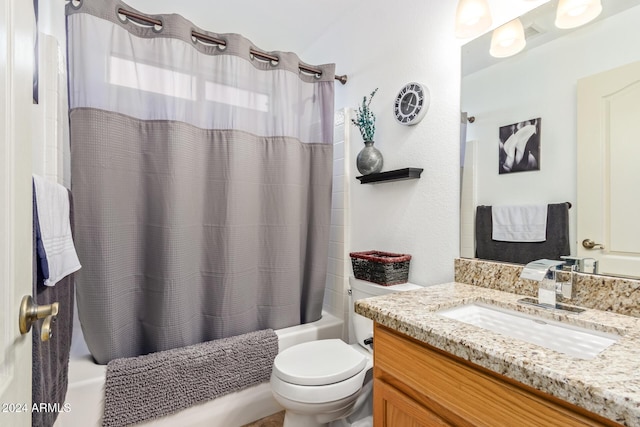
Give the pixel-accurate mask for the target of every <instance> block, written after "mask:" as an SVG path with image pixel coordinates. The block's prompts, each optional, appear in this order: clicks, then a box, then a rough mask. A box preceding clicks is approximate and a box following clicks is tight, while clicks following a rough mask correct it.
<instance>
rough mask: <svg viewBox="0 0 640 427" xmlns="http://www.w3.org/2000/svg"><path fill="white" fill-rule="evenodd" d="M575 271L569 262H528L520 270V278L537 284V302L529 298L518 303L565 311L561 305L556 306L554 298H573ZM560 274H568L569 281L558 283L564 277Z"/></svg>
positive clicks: (574, 267) (574, 266)
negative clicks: (534, 281)
mask: <svg viewBox="0 0 640 427" xmlns="http://www.w3.org/2000/svg"><path fill="white" fill-rule="evenodd" d="M575 270H576V264H575V263H572V262H570V261H569V260H565V261H557V260H549V259H540V260H537V261H532V262H530V263H529V264H527V265H525V267H524V268H523V269H522V272H521V273H520V277H522V278H523V279H530V280H536V281H538V282H539V286H538V300H537V301H535V300H531V299H530V298H525V299H524V300H520V301H519V302H524V303H528V304H532V303H533V304H534V305H538V306H541V307H544V308H554V309H555V308H561V309H565V308H564V306H562V304H557V302H556V298H557V297H558V296H561V297H562V298H563V299H571V297H572V296H573V272H574V271H575ZM560 273H565V274H568V276H569V279H568V280H566V281H559V279H560V278H563V277H565V275H562V274H560ZM571 311H574V310H571Z"/></svg>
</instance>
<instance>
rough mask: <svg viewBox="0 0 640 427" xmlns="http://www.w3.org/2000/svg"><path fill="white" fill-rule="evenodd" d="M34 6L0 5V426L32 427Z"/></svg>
mask: <svg viewBox="0 0 640 427" xmlns="http://www.w3.org/2000/svg"><path fill="white" fill-rule="evenodd" d="M33 19H34V18H33V2H32V1H31V0H2V2H0V303H1V304H2V310H0V425H3V426H12V427H14V426H15V427H22V426H30V425H31V334H27V335H24V336H21V335H20V332H19V330H18V311H19V308H20V300H21V299H22V296H23V295H28V294H29V295H30V294H31V262H32V252H31V246H32V244H31V241H32V235H31V130H30V121H29V117H30V116H31V109H32V99H33V90H32V75H33V71H32V70H33V56H34V55H33V42H32V38H33Z"/></svg>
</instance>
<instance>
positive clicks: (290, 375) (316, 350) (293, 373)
mask: <svg viewBox="0 0 640 427" xmlns="http://www.w3.org/2000/svg"><path fill="white" fill-rule="evenodd" d="M366 364H367V358H366V357H365V356H364V355H363V354H362V353H360V352H358V351H356V350H354V349H353V348H351V346H350V345H348V344H347V343H345V342H344V341H342V340H339V339H329V340H320V341H310V342H306V343H303V344H298V345H294V346H293V347H290V348H288V349H286V350H285V351H283V352H282V353H280V354H278V355H277V356H276V358H275V360H274V362H273V373H274V374H275V376H277V377H278V378H280V379H281V380H283V381H286V382H288V383H291V384H297V385H309V386H315V385H327V384H333V383H337V382H340V381H344V380H346V379H348V378H351V377H353V376H354V375H356V374H357V373H358V372H360V371H362V370H363V369H364V367H365V366H366Z"/></svg>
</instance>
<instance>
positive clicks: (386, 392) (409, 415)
mask: <svg viewBox="0 0 640 427" xmlns="http://www.w3.org/2000/svg"><path fill="white" fill-rule="evenodd" d="M373 425H374V427H432V426H433V427H438V426H450V425H451V424H449V423H447V422H446V421H445V420H443V419H442V418H440V417H439V416H438V415H436V414H435V413H433V412H431V411H430V410H429V409H427V408H425V407H424V406H422V405H420V404H419V403H417V402H416V401H414V400H413V399H411V398H410V397H409V396H407V395H405V394H404V393H402V392H400V391H398V390H397V389H395V388H394V387H392V386H390V385H389V384H387V383H385V382H384V381H381V380H379V379H377V378H376V379H374V382H373Z"/></svg>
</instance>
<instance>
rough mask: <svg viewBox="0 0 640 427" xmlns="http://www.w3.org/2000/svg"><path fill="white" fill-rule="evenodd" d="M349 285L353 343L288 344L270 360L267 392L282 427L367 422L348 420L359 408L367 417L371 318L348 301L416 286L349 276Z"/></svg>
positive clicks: (329, 341)
mask: <svg viewBox="0 0 640 427" xmlns="http://www.w3.org/2000/svg"><path fill="white" fill-rule="evenodd" d="M349 284H350V287H351V298H350V301H349V304H350V310H349V315H350V321H351V322H352V326H353V330H354V333H355V337H356V344H351V345H349V344H347V343H345V342H344V341H342V340H339V339H327V340H318V341H311V342H306V343H303V344H298V345H295V346H293V347H290V348H288V349H286V350H284V351H283V352H281V353H280V354H278V355H277V356H276V358H275V361H274V364H273V371H272V373H271V390H272V392H273V396H274V398H275V399H276V401H277V402H278V403H280V405H282V406H283V407H284V408H285V410H286V412H285V419H284V427H300V426H304V427H320V426H328V425H329V423H331V427H337V426H340V427H342V426H344V427H347V426H350V425H356V424H357V425H371V424H370V423H369V424H366V421H365V422H364V423H356V422H353V423H351V420H349V419H348V418H349V417H351V416H352V415H354V414H358V416H360V413H363V412H364V415H363V416H364V417H365V418H366V417H367V416H368V417H371V408H370V406H371V404H370V401H371V389H372V385H373V381H372V378H371V373H370V371H371V368H372V367H373V357H372V352H373V345H372V337H373V321H371V320H370V319H367V318H365V317H363V316H360V315H359V314H356V313H355V311H354V307H353V303H354V301H356V300H359V299H362V298H369V297H373V296H378V295H385V294H389V293H393V292H400V291H408V290H413V289H420V288H421V287H420V286H418V285H414V284H412V283H403V284H400V285H394V286H381V285H377V284H375V283H371V282H366V281H364V280H359V279H356V278H354V277H350V278H349ZM367 404H368V405H369V407H368V408H367V407H366V406H367ZM367 412H368V413H367ZM369 419H370V418H369Z"/></svg>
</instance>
